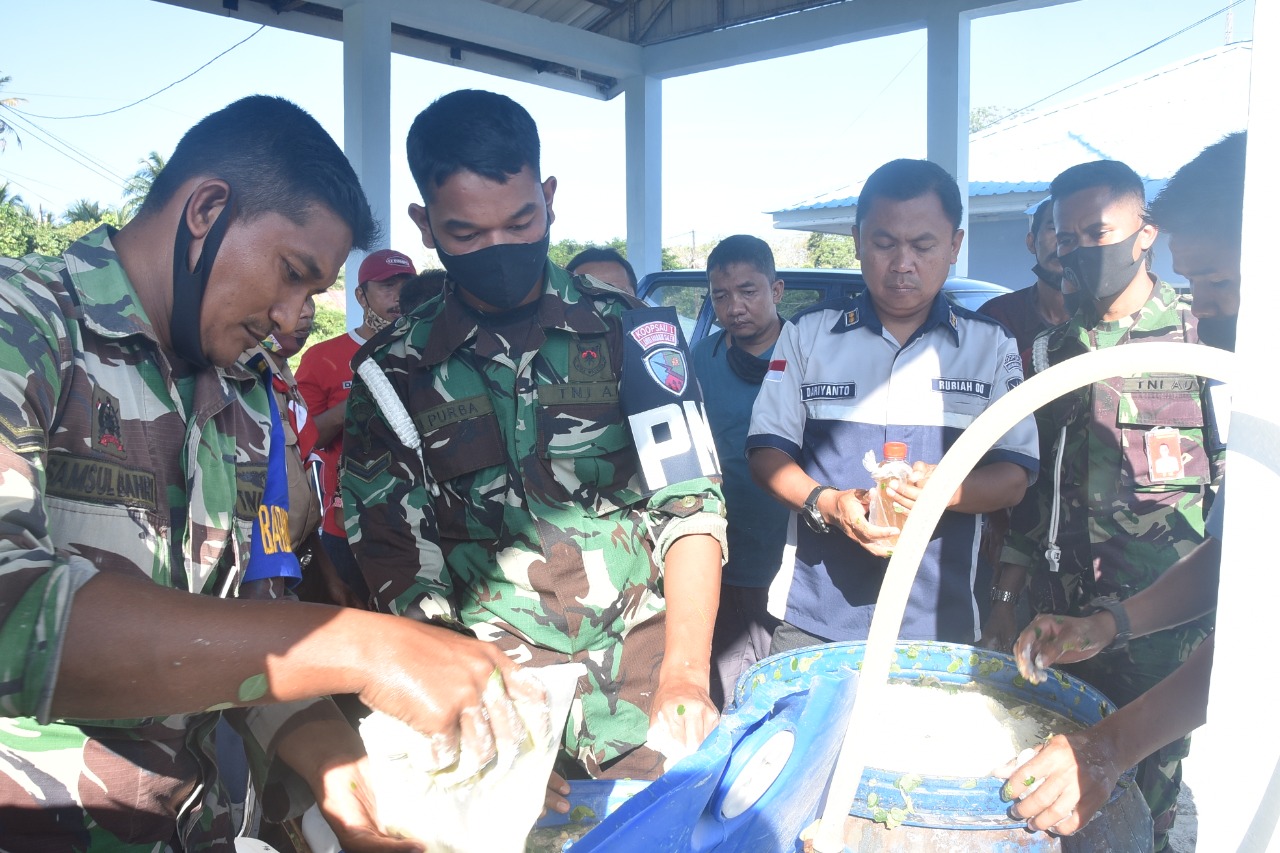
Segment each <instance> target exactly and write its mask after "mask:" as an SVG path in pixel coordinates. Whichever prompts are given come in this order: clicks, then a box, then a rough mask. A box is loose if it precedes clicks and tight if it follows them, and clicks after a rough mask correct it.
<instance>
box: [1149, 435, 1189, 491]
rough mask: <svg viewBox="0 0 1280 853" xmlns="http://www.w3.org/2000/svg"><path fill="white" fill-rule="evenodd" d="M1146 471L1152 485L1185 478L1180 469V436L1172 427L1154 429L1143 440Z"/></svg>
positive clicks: (1181, 468) (1184, 473) (1183, 472)
mask: <svg viewBox="0 0 1280 853" xmlns="http://www.w3.org/2000/svg"><path fill="white" fill-rule="evenodd" d="M1143 441H1144V442H1145V443H1146V450H1147V471H1148V472H1149V473H1150V476H1151V481H1152V482H1153V483H1167V482H1169V481H1171V480H1180V479H1182V478H1183V477H1184V476H1186V472H1185V471H1184V470H1183V467H1182V436H1181V434H1180V433H1179V432H1178V430H1176V429H1174V428H1173V427H1156V428H1155V429H1153V430H1150V431H1149V432H1147V434H1146V436H1145V437H1144V438H1143Z"/></svg>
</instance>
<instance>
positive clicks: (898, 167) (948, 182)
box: [853, 159, 964, 230]
mask: <svg viewBox="0 0 1280 853" xmlns="http://www.w3.org/2000/svg"><path fill="white" fill-rule="evenodd" d="M930 192H931V193H935V194H937V196H938V201H940V202H941V203H942V212H943V213H945V214H946V215H947V219H949V220H951V227H952V228H954V229H956V230H959V228H960V219H961V217H963V216H964V202H963V201H961V199H960V187H959V186H958V185H957V184H956V179H955V178H953V177H952V176H951V175H950V173H948V172H947V170H946V169H944V168H942V167H941V166H939V165H938V164H937V163H933V162H930V161H929V160H905V159H904V160H890V161H889V162H888V163H885V164H884V165H883V166H881V167H880V168H879V169H876V170H875V171H874V172H872V173H871V177H869V178H867V182H866V183H865V184H863V185H862V192H860V193H858V206H857V213H856V214H855V217H854V223H853V227H854V228H861V227H862V221H863V220H864V219H866V217H867V213H868V212H869V211H870V210H871V203H872V202H873V201H875V200H876V199H879V198H887V199H892V200H894V201H907V200H909V199H913V198H919V197H920V196H922V195H924V194H925V193H930Z"/></svg>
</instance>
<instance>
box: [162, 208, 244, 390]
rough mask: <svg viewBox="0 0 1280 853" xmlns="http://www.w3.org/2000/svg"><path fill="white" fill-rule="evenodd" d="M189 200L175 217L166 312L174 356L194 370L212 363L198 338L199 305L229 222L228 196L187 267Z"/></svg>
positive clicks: (189, 238)
mask: <svg viewBox="0 0 1280 853" xmlns="http://www.w3.org/2000/svg"><path fill="white" fill-rule="evenodd" d="M190 206H191V199H187V203H186V204H185V205H183V206H182V218H181V219H179V220H178V235H177V237H175V238H174V241H173V309H172V311H171V312H170V314H169V339H170V342H171V343H172V345H173V351H174V352H175V353H177V355H178V357H179V358H181V359H182V360H183V361H185V362H186V363H187V364H190V365H191V366H192V367H194V368H196V369H198V370H204V369H205V368H208V367H210V366H211V365H212V363H211V362H210V361H209V359H208V357H207V356H206V355H205V354H204V342H203V341H201V340H200V305H201V304H202V303H203V302H204V291H205V288H207V287H208V286H209V273H210V272H212V271H213V261H214V259H215V258H217V256H218V247H220V246H221V245H222V238H223V237H224V236H225V235H226V233H227V226H228V225H229V224H230V223H231V196H230V195H229V194H228V196H227V202H226V204H225V205H224V206H223V208H222V212H221V213H220V214H218V218H217V219H215V220H214V221H213V225H211V226H210V227H209V233H207V234H205V237H204V245H203V246H202V247H201V248H200V257H199V258H197V259H196V266H195V269H191V270H189V269H187V255H188V254H189V251H190V249H191V241H192V240H193V239H195V238H194V236H193V235H192V233H191V229H190V228H188V227H187V208H188V207H190Z"/></svg>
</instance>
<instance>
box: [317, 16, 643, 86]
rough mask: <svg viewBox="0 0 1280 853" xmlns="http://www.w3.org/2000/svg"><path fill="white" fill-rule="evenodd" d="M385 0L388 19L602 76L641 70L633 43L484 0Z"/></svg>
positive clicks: (639, 52) (639, 58) (637, 49)
mask: <svg viewBox="0 0 1280 853" xmlns="http://www.w3.org/2000/svg"><path fill="white" fill-rule="evenodd" d="M337 2H339V0H324V3H325V5H336V3H337ZM389 3H390V5H391V20H392V21H394V22H395V23H397V24H405V25H407V26H410V27H417V28H419V29H423V30H430V31H431V32H434V33H440V34H441V35H446V36H453V37H454V38H460V39H465V40H466V41H472V42H476V43H478V44H484V45H488V46H489V47H495V48H498V49H499V50H506V51H510V52H511V53H517V54H521V55H523V56H528V57H532V58H534V59H544V60H546V61H548V62H558V63H561V64H563V65H570V66H573V67H574V68H580V69H582V70H583V71H591V72H594V73H596V74H601V75H604V76H606V77H618V78H623V77H633V76H635V75H636V74H639V73H640V71H641V68H640V60H641V51H640V48H639V47H637V46H636V45H633V44H626V43H625V42H620V41H618V40H617V39H614V38H609V37H608V36H602V35H597V34H596V33H591V32H587V31H585V30H581V29H578V28H577V27H570V26H566V25H565V24H557V23H554V22H552V21H548V20H545V19H543V18H539V17H537V16H535V15H529V14H526V13H524V12H517V11H514V10H512V9H507V8H506V7H503V6H496V5H494V4H492V3H485V2H482V0H449V2H448V3H422V2H421V0H389ZM346 5H349V4H346Z"/></svg>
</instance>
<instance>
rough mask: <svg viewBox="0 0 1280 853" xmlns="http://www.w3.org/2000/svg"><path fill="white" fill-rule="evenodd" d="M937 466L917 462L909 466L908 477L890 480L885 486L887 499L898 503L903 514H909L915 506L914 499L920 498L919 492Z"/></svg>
mask: <svg viewBox="0 0 1280 853" xmlns="http://www.w3.org/2000/svg"><path fill="white" fill-rule="evenodd" d="M937 468H938V466H937V465H930V464H928V463H927V462H917V463H915V464H914V465H912V466H911V476H910V477H909V478H907V479H906V480H897V479H895V480H890V481H889V482H888V483H887V484H886V486H885V494H886V495H887V497H888V498H889V500H891V501H893V502H894V503H895V504H897V505H898V507H899V508H900V509H901V510H902V513H903V514H904V515H911V510H913V509H915V507H916V501H918V500H920V493H921V492H923V491H924V487H925V486H926V485H928V483H929V478H930V477H932V476H933V472H934V471H935V470H937Z"/></svg>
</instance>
